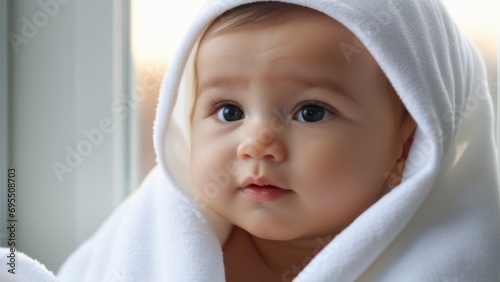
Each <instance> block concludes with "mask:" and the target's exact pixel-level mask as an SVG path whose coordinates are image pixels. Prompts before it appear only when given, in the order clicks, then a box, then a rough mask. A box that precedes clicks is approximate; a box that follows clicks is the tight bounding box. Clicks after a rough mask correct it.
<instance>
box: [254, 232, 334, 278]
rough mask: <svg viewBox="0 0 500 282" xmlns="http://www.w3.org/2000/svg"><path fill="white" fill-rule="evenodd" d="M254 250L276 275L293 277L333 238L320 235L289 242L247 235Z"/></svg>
mask: <svg viewBox="0 0 500 282" xmlns="http://www.w3.org/2000/svg"><path fill="white" fill-rule="evenodd" d="M248 236H250V237H251V239H252V240H253V242H254V245H255V248H256V250H257V251H258V252H259V254H260V255H261V256H262V259H263V260H264V261H265V262H266V263H267V265H268V266H269V268H270V269H271V270H272V271H273V272H274V273H276V274H280V275H284V276H287V275H288V276H292V275H293V277H295V276H296V275H297V274H298V273H299V272H300V271H302V269H304V268H305V267H306V265H307V264H309V262H310V261H311V260H312V259H313V258H314V257H315V256H316V255H317V254H318V253H319V251H321V250H322V249H323V248H324V247H325V246H326V245H327V244H328V243H329V242H330V241H331V240H332V239H333V237H334V235H331V234H328V235H320V236H312V237H307V238H300V239H294V240H289V241H274V240H265V239H261V238H258V237H256V236H253V235H251V234H248Z"/></svg>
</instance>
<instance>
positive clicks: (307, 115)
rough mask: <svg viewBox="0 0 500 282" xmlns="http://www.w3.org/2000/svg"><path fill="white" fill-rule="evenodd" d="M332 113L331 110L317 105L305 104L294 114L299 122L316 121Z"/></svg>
mask: <svg viewBox="0 0 500 282" xmlns="http://www.w3.org/2000/svg"><path fill="white" fill-rule="evenodd" d="M331 115H332V112H330V111H329V110H327V109H325V108H324V107H321V106H317V105H305V106H303V107H302V108H300V109H299V111H298V112H297V113H296V114H295V119H297V120H298V121H300V122H318V121H322V120H324V119H325V118H327V117H329V116H331Z"/></svg>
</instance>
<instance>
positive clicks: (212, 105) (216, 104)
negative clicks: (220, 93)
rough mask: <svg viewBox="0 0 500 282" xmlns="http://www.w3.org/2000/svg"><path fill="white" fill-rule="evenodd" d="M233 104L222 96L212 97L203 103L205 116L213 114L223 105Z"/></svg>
mask: <svg viewBox="0 0 500 282" xmlns="http://www.w3.org/2000/svg"><path fill="white" fill-rule="evenodd" d="M233 104H235V103H234V102H232V101H229V100H226V99H223V98H215V99H212V100H210V101H209V102H208V103H207V104H206V105H205V110H206V114H207V116H210V115H213V114H215V112H217V111H218V110H219V109H220V108H222V107H223V106H226V105H233Z"/></svg>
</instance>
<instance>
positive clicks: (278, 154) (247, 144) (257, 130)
mask: <svg viewBox="0 0 500 282" xmlns="http://www.w3.org/2000/svg"><path fill="white" fill-rule="evenodd" d="M277 134H278V133H277V132H273V131H272V130H271V129H270V128H269V127H266V126H262V125H258V124H256V125H252V126H250V128H248V129H247V130H246V132H245V134H244V136H243V137H242V139H241V142H240V144H239V145H238V149H237V155H238V157H239V158H241V159H251V158H254V159H264V160H270V161H274V162H281V161H284V160H285V157H286V150H285V145H284V144H283V142H281V141H279V140H278V139H279V138H278V137H279V136H278V135H277Z"/></svg>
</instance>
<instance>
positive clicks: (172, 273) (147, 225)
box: [58, 0, 500, 282]
mask: <svg viewBox="0 0 500 282" xmlns="http://www.w3.org/2000/svg"><path fill="white" fill-rule="evenodd" d="M248 2H253V1H244V0H214V1H210V2H209V3H208V4H207V6H206V7H205V8H204V9H202V13H201V14H200V15H199V17H198V18H197V20H196V22H194V24H193V25H192V27H191V29H190V30H189V32H188V34H187V36H186V37H185V39H184V41H183V43H182V45H181V46H180V49H179V52H178V54H177V55H176V56H175V59H174V61H173V62H172V65H171V66H170V69H169V71H168V74H167V75H166V77H165V79H164V81H163V86H162V89H161V97H160V102H159V104H158V108H157V119H156V122H155V136H154V137H155V149H156V153H157V156H158V167H157V168H156V169H155V170H154V171H153V172H151V174H150V176H149V177H148V178H147V179H146V180H145V182H144V183H143V185H142V187H141V188H140V189H139V190H138V191H137V192H136V193H134V195H132V196H131V197H130V198H129V199H128V200H127V201H126V202H125V203H124V204H123V205H122V206H121V207H120V208H119V209H118V210H117V211H116V212H115V213H114V214H113V215H112V217H111V218H109V219H108V220H107V221H106V222H105V223H104V225H103V226H102V227H101V228H100V230H99V231H98V232H97V233H96V234H95V235H94V236H93V237H91V238H90V239H89V240H88V241H87V242H86V243H85V244H84V245H82V246H81V247H80V248H79V249H78V250H77V251H76V252H75V253H74V254H73V255H72V256H71V257H70V258H69V259H68V260H67V261H66V263H65V264H64V266H63V267H62V269H61V271H60V272H59V274H58V276H59V277H60V279H61V280H62V281H190V282H192V281H211V282H217V281H224V265H223V261H222V259H223V257H222V249H221V245H222V244H223V243H224V240H225V238H227V234H228V232H229V230H230V228H231V226H230V225H228V224H227V223H225V222H220V221H217V219H216V218H215V217H213V216H211V215H205V214H203V213H202V212H201V211H199V210H198V209H197V208H196V206H195V204H194V203H193V200H192V199H191V197H190V196H189V195H190V193H189V192H188V191H189V189H187V190H186V187H185V186H186V184H185V183H184V184H182V180H183V179H185V177H186V171H187V166H188V165H189V164H188V161H187V160H186V159H185V156H187V155H188V151H187V140H186V139H187V138H189V130H187V129H186V126H185V124H184V125H183V124H182V123H179V121H182V117H180V118H178V117H175V116H174V115H173V110H174V107H179V105H176V104H175V101H176V97H177V96H178V95H179V96H180V97H181V98H182V99H179V100H178V101H182V100H183V99H186V100H187V101H188V102H187V105H188V106H189V103H190V102H189V97H188V94H186V93H184V88H180V85H181V80H182V79H183V75H184V73H185V67H186V66H188V65H189V64H188V59H189V58H190V56H191V50H192V49H193V47H194V46H195V44H196V42H197V40H198V38H199V36H200V35H201V33H202V32H203V30H204V29H205V27H206V26H207V25H208V24H209V23H210V22H211V21H212V20H213V19H214V18H216V17H217V16H218V15H220V14H221V13H223V12H224V11H226V10H228V9H231V8H233V7H236V6H238V5H241V4H244V3H248ZM283 2H289V3H295V4H299V5H303V6H307V7H310V8H313V9H316V10H320V11H322V12H324V13H325V14H327V15H329V16H331V17H332V18H334V19H336V20H337V21H339V22H341V23H342V24H344V25H345V26H346V27H347V28H349V29H350V30H351V31H352V32H353V33H354V34H355V35H356V36H357V37H358V38H359V40H360V41H361V42H363V44H364V46H366V48H367V49H368V50H369V51H370V52H371V54H372V55H373V57H374V58H375V59H376V61H377V62H378V63H379V65H380V66H381V68H382V69H383V71H384V72H385V74H386V75H387V77H388V78H389V80H390V81H391V83H392V85H393V86H394V88H395V89H396V91H397V93H398V94H399V96H400V98H401V100H402V101H403V103H404V104H405V106H406V108H407V109H408V111H409V112H410V113H411V115H412V116H413V118H414V119H415V121H416V122H417V125H418V126H417V132H416V135H415V140H414V143H413V145H412V148H411V150H410V153H409V157H408V162H407V165H406V167H405V171H404V175H403V181H402V183H401V184H400V185H399V186H397V187H396V188H395V189H393V190H392V191H391V192H390V193H388V194H387V195H386V196H384V197H383V198H382V199H380V200H379V201H378V202H376V203H375V204H374V205H373V206H371V207H370V208H369V209H368V210H366V211H365V212H364V213H363V214H361V215H360V216H359V217H358V218H357V219H356V220H355V221H354V222H353V223H352V224H350V225H349V226H348V227H347V228H346V229H344V230H343V231H342V232H341V233H340V234H339V235H338V236H336V237H335V238H334V239H333V240H332V241H331V242H330V243H329V244H328V245H327V246H325V247H324V249H323V250H322V251H321V252H320V253H319V254H318V255H317V256H316V257H315V258H314V259H313V260H312V261H311V262H310V263H309V264H308V265H307V267H306V268H305V269H304V270H303V271H302V272H301V273H300V274H299V275H298V277H297V278H296V281H311V282H317V281H397V282H399V281H500V270H499V267H498V266H499V265H500V211H499V210H500V209H499V195H498V194H499V179H498V163H497V161H496V158H495V156H496V155H497V154H498V152H497V149H496V145H495V142H494V137H493V136H494V135H493V120H494V118H493V111H492V103H491V99H490V95H489V93H488V87H487V85H486V79H485V77H486V76H485V74H484V68H483V65H482V62H481V60H480V59H479V57H478V55H477V53H476V51H475V50H474V48H473V47H472V46H471V44H470V43H469V42H468V41H467V40H466V39H465V38H464V36H463V35H462V34H461V33H460V32H459V31H458V30H457V28H456V26H455V24H454V23H453V22H452V20H451V18H450V16H449V15H448V13H447V12H446V11H445V9H444V8H443V6H442V5H441V4H440V2H438V1H437V0H418V1H407V0H406V1H403V0H377V1H368V0H290V1H283ZM346 44H350V46H351V47H353V48H358V50H359V48H361V47H360V46H358V45H356V41H355V40H354V38H353V42H346ZM351 50H354V51H355V50H356V49H351ZM184 79H185V80H189V79H188V78H186V77H184ZM176 123H177V124H180V127H181V131H176V130H178V129H176V128H175V127H174V124H176ZM182 130H183V131H182ZM173 160H175V162H176V165H175V166H173V165H172V163H173V162H172V161H173ZM176 183H181V186H183V187H179V185H177V184H176Z"/></svg>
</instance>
